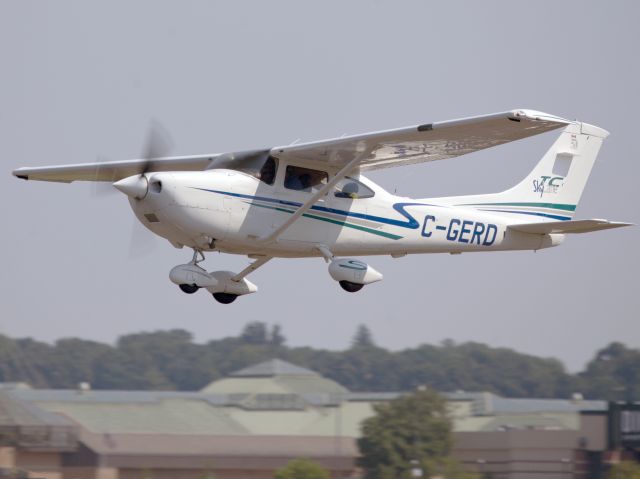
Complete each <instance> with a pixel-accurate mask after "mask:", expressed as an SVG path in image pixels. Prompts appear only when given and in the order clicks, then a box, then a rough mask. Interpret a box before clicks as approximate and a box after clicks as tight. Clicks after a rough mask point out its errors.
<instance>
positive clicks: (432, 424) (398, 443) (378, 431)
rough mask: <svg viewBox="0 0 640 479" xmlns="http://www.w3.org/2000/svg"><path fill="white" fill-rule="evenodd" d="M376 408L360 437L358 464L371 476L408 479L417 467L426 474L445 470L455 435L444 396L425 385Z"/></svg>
mask: <svg viewBox="0 0 640 479" xmlns="http://www.w3.org/2000/svg"><path fill="white" fill-rule="evenodd" d="M374 409H375V413H376V414H375V416H373V417H370V418H369V419H366V420H365V421H364V423H363V425H362V437H361V438H360V439H358V447H359V448H360V454H361V458H360V460H359V464H360V466H362V467H363V469H364V470H365V474H366V477H367V478H368V479H405V478H406V479H408V478H411V477H412V475H411V471H412V469H416V468H419V469H421V470H422V474H423V476H424V477H429V476H431V475H434V474H438V473H442V472H443V468H445V467H446V466H447V464H448V459H447V458H448V456H449V452H450V450H451V445H452V436H451V420H450V419H449V417H448V415H447V410H446V403H445V401H444V399H443V398H442V397H441V396H439V395H438V394H437V393H435V392H434V391H432V390H426V389H425V390H420V391H417V392H415V393H413V394H410V395H406V396H402V397H400V398H398V399H395V400H393V401H391V402H389V403H383V404H378V405H376V406H374Z"/></svg>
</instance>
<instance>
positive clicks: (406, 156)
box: [271, 110, 571, 171]
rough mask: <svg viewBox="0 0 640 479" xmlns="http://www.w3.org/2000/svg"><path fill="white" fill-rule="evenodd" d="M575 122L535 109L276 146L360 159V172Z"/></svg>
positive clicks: (312, 157) (279, 151)
mask: <svg viewBox="0 0 640 479" xmlns="http://www.w3.org/2000/svg"><path fill="white" fill-rule="evenodd" d="M569 123H571V122H570V121H568V120H565V119H563V118H559V117H557V116H553V115H549V114H547V113H542V112H538V111H533V110H512V111H506V112H502V113H494V114H491V115H484V116H476V117H470V118H463V119H460V120H450V121H444V122H439V123H427V124H423V125H416V126H411V127H407V128H399V129H395V130H386V131H379V132H375V133H365V134H362V135H355V136H347V137H343V138H336V139H332V140H324V141H317V142H312V143H304V144H296V145H291V146H282V147H278V148H273V149H272V150H271V154H272V155H273V156H276V157H278V158H282V159H287V160H290V159H291V160H296V161H302V162H308V163H310V164H316V165H324V166H325V167H327V166H333V167H336V168H341V167H343V166H345V165H346V164H348V163H349V162H350V161H351V160H353V159H354V158H356V157H360V158H361V160H360V161H359V169H360V170H361V171H367V170H375V169H379V168H388V167H391V166H400V165H410V164H414V163H422V162H426V161H435V160H443V159H447V158H454V157H456V156H461V155H466V154H467V153H472V152H474V151H479V150H483V149H485V148H490V147H492V146H498V145H502V144H504V143H509V142H511V141H515V140H520V139H523V138H527V137H529V136H534V135H538V134H541V133H545V132H547V131H551V130H555V129H557V128H561V127H564V126H566V125H568V124H569Z"/></svg>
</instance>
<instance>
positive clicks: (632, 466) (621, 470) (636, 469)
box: [608, 461, 640, 479]
mask: <svg viewBox="0 0 640 479" xmlns="http://www.w3.org/2000/svg"><path fill="white" fill-rule="evenodd" d="M608 477H609V479H640V464H638V463H637V462H630V461H624V462H621V463H620V464H616V465H615V466H613V467H612V468H611V470H610V471H609V474H608Z"/></svg>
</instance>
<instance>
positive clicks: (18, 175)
mask: <svg viewBox="0 0 640 479" xmlns="http://www.w3.org/2000/svg"><path fill="white" fill-rule="evenodd" d="M11 174H12V175H13V176H15V177H16V178H20V179H21V180H28V179H29V175H27V174H26V173H25V172H24V170H23V169H22V168H18V169H17V170H13V171H12V172H11Z"/></svg>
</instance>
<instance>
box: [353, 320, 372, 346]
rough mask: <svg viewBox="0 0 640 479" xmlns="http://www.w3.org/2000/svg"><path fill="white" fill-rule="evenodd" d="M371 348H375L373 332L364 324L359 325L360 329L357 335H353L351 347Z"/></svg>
mask: <svg viewBox="0 0 640 479" xmlns="http://www.w3.org/2000/svg"><path fill="white" fill-rule="evenodd" d="M371 346H375V344H374V342H373V334H371V330H370V329H369V328H368V327H367V326H366V325H364V324H361V325H359V326H358V329H356V333H355V334H354V335H353V339H352V340H351V347H352V348H366V347H371Z"/></svg>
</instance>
